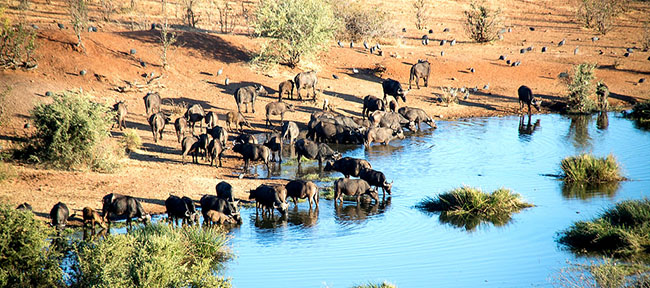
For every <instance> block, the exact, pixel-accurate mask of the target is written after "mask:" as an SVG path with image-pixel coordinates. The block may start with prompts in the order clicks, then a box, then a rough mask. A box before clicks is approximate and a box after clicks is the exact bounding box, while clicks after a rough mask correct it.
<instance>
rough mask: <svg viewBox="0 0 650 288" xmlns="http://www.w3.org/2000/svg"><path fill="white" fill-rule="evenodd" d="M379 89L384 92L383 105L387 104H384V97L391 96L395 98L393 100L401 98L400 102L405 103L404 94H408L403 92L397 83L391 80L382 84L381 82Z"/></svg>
mask: <svg viewBox="0 0 650 288" xmlns="http://www.w3.org/2000/svg"><path fill="white" fill-rule="evenodd" d="M381 87H382V89H383V90H384V102H385V104H388V103H387V102H386V95H391V96H393V97H395V99H398V98H402V101H404V103H406V94H407V93H408V92H409V91H408V90H407V91H404V89H402V84H400V83H399V82H397V81H395V80H393V79H386V80H384V81H383V82H381Z"/></svg>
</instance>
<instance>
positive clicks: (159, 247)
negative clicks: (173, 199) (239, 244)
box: [71, 224, 230, 287]
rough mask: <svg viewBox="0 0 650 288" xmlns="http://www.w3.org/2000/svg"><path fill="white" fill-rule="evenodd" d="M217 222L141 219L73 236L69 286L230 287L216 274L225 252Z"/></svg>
mask: <svg viewBox="0 0 650 288" xmlns="http://www.w3.org/2000/svg"><path fill="white" fill-rule="evenodd" d="M227 239H228V238H227V236H226V234H225V232H224V231H223V230H221V229H218V228H208V229H203V228H201V227H185V228H179V229H174V228H172V227H170V226H168V225H165V224H154V225H146V226H144V227H140V228H137V229H135V230H133V231H132V232H130V233H129V234H122V235H108V236H106V237H105V238H104V239H102V240H98V241H96V242H76V244H75V251H76V255H77V258H76V261H75V263H74V264H73V267H72V269H73V272H72V279H71V282H72V285H71V286H72V287H230V282H228V281H227V280H225V279H223V278H221V277H219V276H216V274H217V273H218V272H219V269H221V268H222V263H223V261H226V260H228V259H229V258H230V253H229V252H228V251H227V250H226V245H227Z"/></svg>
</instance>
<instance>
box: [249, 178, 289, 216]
mask: <svg viewBox="0 0 650 288" xmlns="http://www.w3.org/2000/svg"><path fill="white" fill-rule="evenodd" d="M248 198H249V199H250V200H255V202H256V204H255V215H256V216H257V215H258V209H259V208H262V216H264V213H265V211H266V212H268V213H269V215H270V216H273V209H277V210H278V212H280V214H283V215H285V214H286V213H287V208H288V207H289V205H288V204H287V202H286V199H287V189H286V188H285V187H284V186H283V185H280V184H269V185H267V184H262V185H260V186H258V187H257V188H256V189H255V190H250V194H249V196H248Z"/></svg>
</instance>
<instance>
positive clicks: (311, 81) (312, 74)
mask: <svg viewBox="0 0 650 288" xmlns="http://www.w3.org/2000/svg"><path fill="white" fill-rule="evenodd" d="M293 83H294V87H295V88H296V93H298V99H300V100H302V95H300V89H309V88H311V89H312V92H313V96H314V98H313V99H312V100H313V101H314V102H316V84H317V83H318V78H317V77H316V71H309V72H301V73H298V74H297V75H296V77H294V78H293ZM291 94H293V90H292V93H291ZM307 96H309V91H308V92H307V94H306V95H305V98H306V97H307Z"/></svg>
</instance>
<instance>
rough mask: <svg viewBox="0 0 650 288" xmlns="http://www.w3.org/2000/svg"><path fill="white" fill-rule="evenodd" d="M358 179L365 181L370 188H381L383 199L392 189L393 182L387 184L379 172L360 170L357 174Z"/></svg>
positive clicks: (382, 174)
mask: <svg viewBox="0 0 650 288" xmlns="http://www.w3.org/2000/svg"><path fill="white" fill-rule="evenodd" d="M359 178H361V179H363V180H366V182H368V184H370V186H375V187H377V189H379V188H381V189H382V192H383V193H384V196H383V197H386V193H388V195H391V188H393V182H390V183H388V181H386V175H384V173H382V172H381V171H377V170H373V169H361V172H359Z"/></svg>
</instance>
